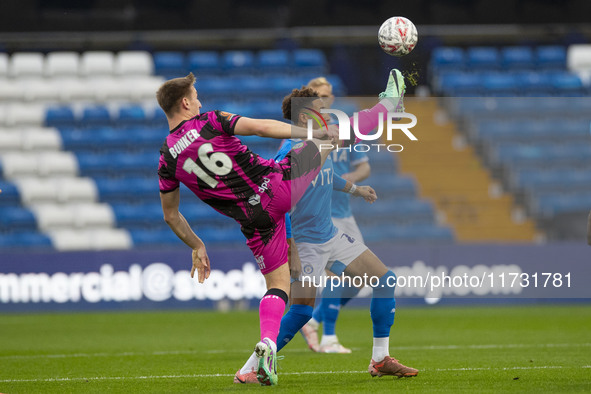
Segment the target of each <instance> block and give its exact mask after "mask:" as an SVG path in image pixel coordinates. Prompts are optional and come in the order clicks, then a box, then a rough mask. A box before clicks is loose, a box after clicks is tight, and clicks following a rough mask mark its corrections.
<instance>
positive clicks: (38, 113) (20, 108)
mask: <svg viewBox="0 0 591 394" xmlns="http://www.w3.org/2000/svg"><path fill="white" fill-rule="evenodd" d="M44 121H45V105H43V104H40V103H28V104H13V105H9V106H7V107H6V113H5V116H4V125H6V126H25V125H28V126H41V125H42V124H43V122H44Z"/></svg>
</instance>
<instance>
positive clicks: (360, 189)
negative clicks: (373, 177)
mask: <svg viewBox="0 0 591 394" xmlns="http://www.w3.org/2000/svg"><path fill="white" fill-rule="evenodd" d="M353 195H354V196H356V197H363V199H364V200H365V201H367V202H368V203H370V204H373V203H374V202H375V201H376V200H377V199H378V195H377V194H376V191H375V190H373V188H372V187H371V186H357V190H355V193H353Z"/></svg>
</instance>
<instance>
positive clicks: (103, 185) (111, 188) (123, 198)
mask: <svg viewBox="0 0 591 394" xmlns="http://www.w3.org/2000/svg"><path fill="white" fill-rule="evenodd" d="M95 182H96V186H97V189H98V191H99V196H100V199H101V201H105V202H109V203H118V202H119V203H121V202H129V203H131V202H133V203H136V204H138V203H150V202H151V203H157V202H159V201H160V200H159V190H158V181H157V179H156V178H120V179H112V178H104V177H103V178H95Z"/></svg>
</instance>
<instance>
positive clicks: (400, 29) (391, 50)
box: [378, 16, 419, 56]
mask: <svg viewBox="0 0 591 394" xmlns="http://www.w3.org/2000/svg"><path fill="white" fill-rule="evenodd" d="M418 40H419V34H418V33H417V28H416V27H415V25H414V23H412V22H411V21H410V20H408V19H407V18H405V17H403V16H393V17H392V18H390V19H388V20H386V21H385V22H384V23H382V26H380V30H379V31H378V42H379V43H380V47H381V48H382V49H383V50H384V52H386V53H387V54H388V55H391V56H404V55H408V54H409V53H410V51H412V50H413V49H414V47H415V45H417V41H418Z"/></svg>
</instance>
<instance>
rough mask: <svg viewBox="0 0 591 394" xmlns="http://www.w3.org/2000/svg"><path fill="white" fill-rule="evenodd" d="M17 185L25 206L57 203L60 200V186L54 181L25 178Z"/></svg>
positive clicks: (17, 182) (16, 181)
mask: <svg viewBox="0 0 591 394" xmlns="http://www.w3.org/2000/svg"><path fill="white" fill-rule="evenodd" d="M15 183H16V186H17V187H18V190H19V194H20V196H21V200H22V202H23V204H25V205H36V204H49V203H55V201H57V199H58V192H59V188H58V184H57V183H56V182H55V181H54V180H52V179H39V178H24V179H17V180H15Z"/></svg>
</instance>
